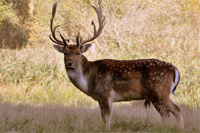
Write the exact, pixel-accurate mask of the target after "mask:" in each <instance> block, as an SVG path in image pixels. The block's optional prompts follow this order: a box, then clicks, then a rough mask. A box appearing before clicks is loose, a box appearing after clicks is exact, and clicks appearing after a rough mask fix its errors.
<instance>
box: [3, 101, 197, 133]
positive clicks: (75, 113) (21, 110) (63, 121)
mask: <svg viewBox="0 0 200 133" xmlns="http://www.w3.org/2000/svg"><path fill="white" fill-rule="evenodd" d="M182 110H183V111H182V113H183V117H184V121H185V128H184V129H183V131H185V132H188V131H190V132H199V131H200V116H199V114H200V109H191V108H189V107H187V106H182ZM169 121H170V124H169V125H168V126H165V125H163V124H162V123H161V120H160V116H159V114H158V113H157V112H156V110H155V109H154V108H153V107H150V108H149V109H145V108H144V107H143V106H142V104H117V105H115V106H114V109H113V118H112V121H111V131H113V132H117V131H121V132H122V131H123V132H124V131H125V132H149V131H150V132H161V131H164V132H179V131H180V130H178V129H177V128H176V126H175V123H176V122H175V120H174V117H170V120H169ZM86 131H97V132H102V131H105V130H104V129H103V122H102V120H101V116H100V111H99V108H98V107H86V106H79V107H78V106H77V107H75V106H73V105H71V106H63V105H42V106H39V105H28V104H26V105H21V104H19V105H12V104H8V103H0V132H86Z"/></svg>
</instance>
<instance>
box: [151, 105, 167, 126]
mask: <svg viewBox="0 0 200 133" xmlns="http://www.w3.org/2000/svg"><path fill="white" fill-rule="evenodd" d="M152 103H153V105H154V107H155V108H156V110H157V111H158V112H159V114H160V116H161V118H162V122H163V124H167V121H168V119H169V117H170V114H169V110H168V107H167V105H166V104H164V103H163V102H160V101H152Z"/></svg>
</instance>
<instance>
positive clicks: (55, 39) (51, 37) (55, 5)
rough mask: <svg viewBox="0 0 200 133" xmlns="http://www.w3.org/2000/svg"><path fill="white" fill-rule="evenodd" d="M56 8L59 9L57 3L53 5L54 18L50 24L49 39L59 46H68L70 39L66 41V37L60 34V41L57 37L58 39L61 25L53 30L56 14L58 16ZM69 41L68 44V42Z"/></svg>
mask: <svg viewBox="0 0 200 133" xmlns="http://www.w3.org/2000/svg"><path fill="white" fill-rule="evenodd" d="M56 8H57V3H54V5H53V9H52V18H51V20H50V21H51V24H50V29H51V35H52V36H51V35H49V38H50V39H51V40H52V41H53V42H54V43H56V44H59V45H63V46H67V42H69V40H68V39H64V37H63V36H62V35H61V34H60V33H59V34H60V37H61V39H62V41H61V40H59V39H58V38H57V37H56V34H55V32H56V29H57V28H58V27H59V26H60V25H57V26H56V27H54V28H53V20H54V17H55V14H56ZM66 41H67V42H66Z"/></svg>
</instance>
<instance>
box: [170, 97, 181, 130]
mask: <svg viewBox="0 0 200 133" xmlns="http://www.w3.org/2000/svg"><path fill="white" fill-rule="evenodd" d="M167 105H168V108H169V111H170V112H171V113H172V114H173V115H174V116H175V117H176V120H177V124H178V128H180V129H183V128H184V121H183V117H182V115H181V108H180V107H179V106H178V105H177V104H175V103H174V102H173V101H172V100H171V99H169V103H168V104H167Z"/></svg>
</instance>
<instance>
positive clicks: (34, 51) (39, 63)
mask: <svg viewBox="0 0 200 133" xmlns="http://www.w3.org/2000/svg"><path fill="white" fill-rule="evenodd" d="M57 2H58V10H57V14H56V17H55V22H54V25H58V24H60V25H61V27H60V28H58V31H60V32H61V33H62V34H64V36H65V37H66V38H69V39H70V40H71V42H70V43H74V42H75V37H76V35H77V33H78V32H80V33H81V36H82V37H83V38H84V39H86V38H88V37H89V36H91V35H92V34H93V29H92V28H93V27H92V26H91V23H90V22H91V21H92V20H94V21H95V22H96V23H97V18H96V14H95V12H94V10H93V9H92V8H91V4H92V5H97V0H86V1H85V0H70V1H69V0H62V1H57ZM53 3H54V0H47V1H39V0H36V1H35V3H34V7H35V8H34V14H33V16H31V17H28V18H27V19H25V22H24V23H23V24H20V25H19V24H17V23H19V22H18V21H19V18H20V16H21V15H20V14H18V13H16V12H17V11H16V12H15V11H14V9H13V8H11V7H12V5H10V4H8V3H6V2H5V1H1V2H0V14H2V13H3V17H0V19H1V20H2V19H3V20H6V19H8V20H9V22H11V25H12V26H6V27H8V29H7V28H5V25H6V24H8V23H7V21H6V23H5V24H4V26H3V28H2V27H1V28H2V29H3V30H2V29H0V32H1V35H3V36H2V37H4V38H5V37H6V36H10V37H9V38H8V39H7V40H8V42H9V44H8V45H15V44H17V45H18V44H19V43H20V41H22V42H23V44H25V46H26V47H25V48H23V49H21V50H10V49H0V100H1V101H2V102H11V103H37V104H44V103H63V104H72V103H74V104H75V105H80V104H81V105H96V103H95V102H93V101H92V99H91V98H89V97H87V96H86V95H84V94H83V93H82V92H80V91H79V90H77V89H76V88H75V87H74V86H73V85H72V84H71V83H70V81H69V80H68V79H67V76H66V74H65V70H64V64H63V56H62V55H60V54H59V53H57V52H56V51H55V50H54V49H53V48H52V44H53V43H51V42H50V40H49V38H48V35H49V34H50V30H49V20H50V18H51V8H52V5H53ZM102 6H103V13H104V14H105V15H106V26H105V29H104V31H103V33H102V35H101V36H100V37H99V38H98V39H96V40H95V41H94V44H95V49H92V50H90V51H89V52H88V53H86V56H87V57H88V58H89V60H97V59H102V58H114V59H138V58H158V59H161V60H164V61H168V62H170V63H173V64H174V65H175V66H177V68H178V69H179V70H180V73H181V82H180V84H179V86H178V87H177V90H176V93H177V97H173V99H175V101H176V102H178V103H179V104H187V105H190V106H192V107H199V106H200V101H199V97H200V80H199V79H200V74H199V73H200V70H199V66H200V60H199V59H200V56H199V55H200V38H199V36H200V32H199V31H200V30H199V27H200V19H199V14H200V4H199V1H198V0H184V1H183V0H179V1H177V0H170V1H160V0H145V1H143V0H135V1H133V0H109V1H102ZM15 10H17V9H15ZM26 11H28V10H26ZM16 16H17V17H16ZM14 20H16V21H14ZM1 22H4V21H1ZM14 23H16V24H14ZM1 25H2V24H1ZM16 26H17V27H18V28H16ZM9 27H10V28H9ZM5 31H7V32H5ZM12 31H14V32H12ZM9 33H10V34H9ZM12 35H14V37H13V36H12ZM4 38H0V40H1V41H2V40H3V39H4ZM16 38H18V39H16ZM13 40H18V41H13ZM1 43H2V42H1ZM27 44H28V45H27Z"/></svg>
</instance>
